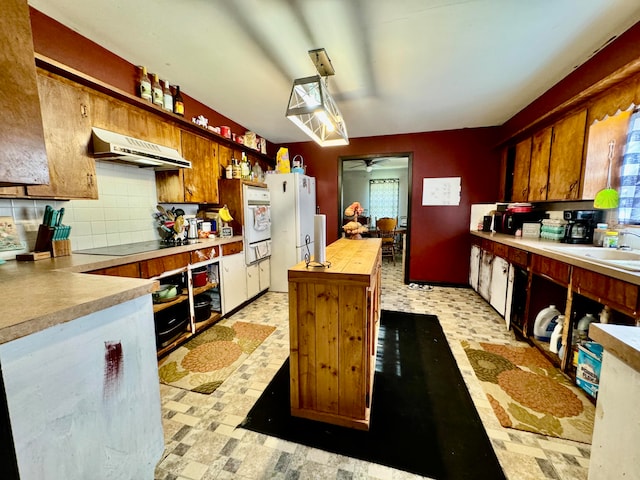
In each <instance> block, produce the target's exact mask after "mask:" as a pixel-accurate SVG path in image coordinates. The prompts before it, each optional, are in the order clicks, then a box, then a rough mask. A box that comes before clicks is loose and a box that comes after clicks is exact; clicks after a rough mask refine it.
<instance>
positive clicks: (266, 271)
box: [258, 258, 271, 291]
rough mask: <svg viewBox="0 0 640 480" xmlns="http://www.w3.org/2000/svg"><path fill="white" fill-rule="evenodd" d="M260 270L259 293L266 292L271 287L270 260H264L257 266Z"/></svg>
mask: <svg viewBox="0 0 640 480" xmlns="http://www.w3.org/2000/svg"><path fill="white" fill-rule="evenodd" d="M258 268H259V269H260V291H262V290H266V289H267V288H269V287H270V286H271V260H270V259H268V258H267V259H266V260H263V261H261V262H260V263H259V264H258Z"/></svg>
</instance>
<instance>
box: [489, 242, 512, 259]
mask: <svg viewBox="0 0 640 480" xmlns="http://www.w3.org/2000/svg"><path fill="white" fill-rule="evenodd" d="M493 254H494V255H496V256H498V257H502V258H504V259H505V260H508V259H509V247H508V246H507V245H505V244H503V243H495V242H494V244H493Z"/></svg>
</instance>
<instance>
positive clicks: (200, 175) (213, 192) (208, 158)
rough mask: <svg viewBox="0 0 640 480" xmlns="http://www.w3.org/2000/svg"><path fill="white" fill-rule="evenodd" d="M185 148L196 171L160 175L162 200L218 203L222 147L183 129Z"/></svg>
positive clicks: (158, 183)
mask: <svg viewBox="0 0 640 480" xmlns="http://www.w3.org/2000/svg"><path fill="white" fill-rule="evenodd" d="M181 147H182V156H183V157H184V158H186V159H187V160H189V161H191V167H192V168H182V169H180V170H171V171H159V172H156V186H157V190H158V201H159V202H161V203H203V204H206V203H218V198H219V197H218V178H219V170H220V169H219V167H218V144H217V143H216V142H213V141H211V140H209V139H207V138H204V137H201V136H199V135H195V134H193V133H190V132H186V131H184V130H183V131H182V132H181Z"/></svg>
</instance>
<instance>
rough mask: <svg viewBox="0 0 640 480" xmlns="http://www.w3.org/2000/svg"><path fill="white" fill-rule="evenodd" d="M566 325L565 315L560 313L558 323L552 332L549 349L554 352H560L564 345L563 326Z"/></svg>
mask: <svg viewBox="0 0 640 480" xmlns="http://www.w3.org/2000/svg"><path fill="white" fill-rule="evenodd" d="M563 325H564V315H558V322H557V323H556V326H555V328H554V329H553V333H552V334H551V340H550V341H549V350H551V351H552V352H553V353H558V351H559V350H560V347H561V345H562V328H563Z"/></svg>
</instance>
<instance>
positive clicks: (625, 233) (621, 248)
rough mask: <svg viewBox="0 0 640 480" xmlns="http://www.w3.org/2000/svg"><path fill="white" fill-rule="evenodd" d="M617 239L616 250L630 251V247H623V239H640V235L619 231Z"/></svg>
mask: <svg viewBox="0 0 640 480" xmlns="http://www.w3.org/2000/svg"><path fill="white" fill-rule="evenodd" d="M618 235H619V239H618V250H631V247H630V246H629V245H624V242H623V239H624V238H626V237H627V235H633V236H634V237H638V238H640V235H639V234H637V233H633V232H628V231H626V230H621V231H620V232H619V233H618Z"/></svg>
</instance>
